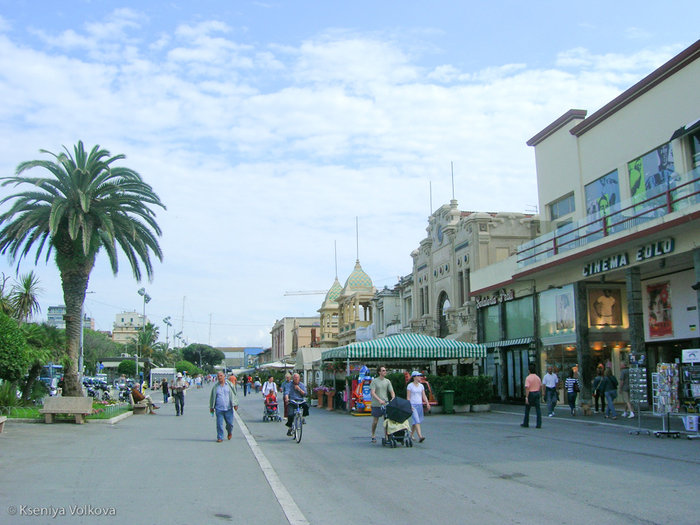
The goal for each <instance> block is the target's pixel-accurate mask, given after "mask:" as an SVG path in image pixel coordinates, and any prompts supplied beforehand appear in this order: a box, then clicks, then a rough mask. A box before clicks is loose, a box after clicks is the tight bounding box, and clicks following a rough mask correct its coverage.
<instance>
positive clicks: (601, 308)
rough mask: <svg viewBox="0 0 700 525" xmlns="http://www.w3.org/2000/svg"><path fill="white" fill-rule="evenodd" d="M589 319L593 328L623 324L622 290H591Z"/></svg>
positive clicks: (589, 291)
mask: <svg viewBox="0 0 700 525" xmlns="http://www.w3.org/2000/svg"><path fill="white" fill-rule="evenodd" d="M588 317H589V319H590V325H591V326H620V325H621V324H622V294H621V293H620V289H619V288H592V289H589V290H588Z"/></svg>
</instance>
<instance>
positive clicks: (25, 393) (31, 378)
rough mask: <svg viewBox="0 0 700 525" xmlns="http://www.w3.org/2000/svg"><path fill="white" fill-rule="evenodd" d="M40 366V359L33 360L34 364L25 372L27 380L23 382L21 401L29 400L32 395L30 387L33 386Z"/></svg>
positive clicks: (39, 371)
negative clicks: (27, 372)
mask: <svg viewBox="0 0 700 525" xmlns="http://www.w3.org/2000/svg"><path fill="white" fill-rule="evenodd" d="M41 367H42V364H41V362H40V361H35V362H34V364H32V366H31V367H30V368H29V374H27V380H26V381H25V382H24V385H23V387H24V388H23V389H22V401H24V402H25V403H26V402H29V400H30V399H31V396H32V388H33V387H34V383H35V381H36V378H37V377H39V374H40V373H41Z"/></svg>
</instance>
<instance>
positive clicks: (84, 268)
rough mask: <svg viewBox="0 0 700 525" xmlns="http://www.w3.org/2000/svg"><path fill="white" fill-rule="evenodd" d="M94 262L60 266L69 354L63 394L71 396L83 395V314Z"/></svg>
mask: <svg viewBox="0 0 700 525" xmlns="http://www.w3.org/2000/svg"><path fill="white" fill-rule="evenodd" d="M93 263H94V259H93V260H92V261H90V262H89V264H84V265H79V266H72V267H71V268H67V269H63V268H60V270H61V283H62V286H63V301H64V302H65V303H66V315H65V320H66V354H67V356H68V367H67V368H66V370H65V373H64V387H63V395H64V396H69V397H82V396H83V389H82V386H81V385H80V381H79V379H78V372H79V370H78V357H79V355H80V331H81V329H82V322H81V316H82V313H83V303H84V302H85V292H86V291H87V287H88V280H89V279H90V271H91V270H92V266H93Z"/></svg>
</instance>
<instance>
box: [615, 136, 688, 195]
mask: <svg viewBox="0 0 700 525" xmlns="http://www.w3.org/2000/svg"><path fill="white" fill-rule="evenodd" d="M627 171H628V173H629V180H630V194H631V195H632V199H633V201H634V202H643V201H645V200H646V199H648V198H652V197H654V196H656V195H659V194H660V193H662V192H664V191H666V189H667V187H668V188H674V187H675V185H676V184H675V183H676V179H677V175H676V174H675V173H674V171H675V165H674V161H673V148H671V144H670V143H666V144H662V145H661V146H659V147H658V148H656V149H655V150H653V151H650V152H649V153H647V154H646V155H643V156H641V157H639V158H637V159H634V160H632V161H630V162H628V163H627ZM658 204H659V203H658V202H656V201H653V202H646V203H645V205H644V206H645V207H654V206H657V205H658Z"/></svg>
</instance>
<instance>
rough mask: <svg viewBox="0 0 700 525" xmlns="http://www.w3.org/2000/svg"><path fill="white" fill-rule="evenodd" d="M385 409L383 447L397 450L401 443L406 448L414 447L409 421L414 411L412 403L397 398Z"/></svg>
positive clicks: (385, 406)
mask: <svg viewBox="0 0 700 525" xmlns="http://www.w3.org/2000/svg"><path fill="white" fill-rule="evenodd" d="M383 409H384V434H385V437H383V438H382V445H383V446H385V445H388V446H389V447H391V448H396V446H397V445H398V444H399V443H400V444H402V445H403V446H404V447H412V446H413V440H412V439H411V423H410V422H409V419H410V417H411V414H412V413H413V411H412V410H411V403H410V402H409V401H408V400H407V399H402V398H400V397H395V398H394V399H392V400H391V401H389V402H388V403H387V404H386V405H384V407H383Z"/></svg>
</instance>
